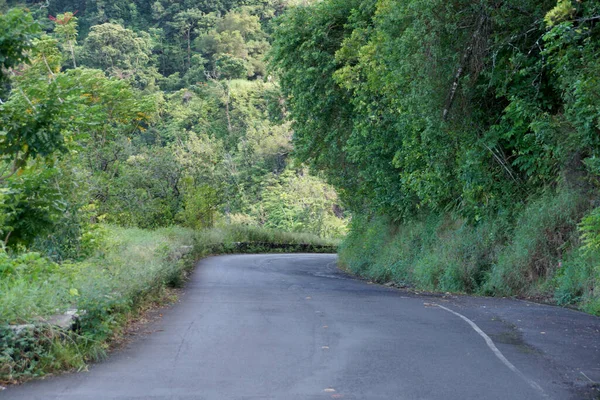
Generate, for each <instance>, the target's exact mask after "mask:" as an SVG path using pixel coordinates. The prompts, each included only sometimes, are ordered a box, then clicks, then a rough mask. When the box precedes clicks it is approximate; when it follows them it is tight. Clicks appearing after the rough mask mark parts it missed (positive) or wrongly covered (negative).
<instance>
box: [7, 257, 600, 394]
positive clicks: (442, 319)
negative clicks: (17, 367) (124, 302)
mask: <svg viewBox="0 0 600 400" xmlns="http://www.w3.org/2000/svg"><path fill="white" fill-rule="evenodd" d="M164 313H165V316H164V317H163V318H162V319H161V320H159V321H157V322H154V323H153V324H152V326H151V328H152V331H153V333H152V334H149V335H145V336H143V337H141V338H138V339H136V340H135V341H134V342H133V343H131V344H130V345H129V347H128V348H127V349H125V350H123V351H120V352H118V353H116V354H113V355H112V356H111V357H110V358H109V360H107V361H106V362H103V363H100V364H96V365H94V366H92V367H91V368H90V371H89V372H86V373H79V374H71V375H64V376H60V377H55V378H49V379H46V380H43V381H36V382H30V383H28V384H25V385H23V386H20V387H11V388H8V389H7V390H5V391H3V392H0V399H27V400H34V399H44V400H46V399H65V400H70V399H73V400H87V399H173V400H175V399H197V400H202V399H210V400H213V399H215V400H220V399H240V400H241V399H244V400H250V399H252V400H254V399H282V400H283V399H303V400H304V399H319V400H320V399H332V398H333V399H348V400H350V399H365V400H378V399H382V400H383V399H385V400H391V399H393V400H401V399H444V400H451V399H457V400H466V399H477V400H479V399H501V400H505V399H512V400H519V399H523V400H525V399H527V400H532V399H586V398H588V399H595V398H598V396H599V395H600V394H599V393H600V392H598V391H597V390H596V389H595V386H594V383H593V382H600V349H599V346H600V319H598V318H595V317H591V316H588V315H585V314H582V313H578V312H573V311H569V310H565V309H560V308H556V307H548V306H542V305H538V304H533V303H528V302H522V301H515V300H507V299H485V298H471V297H466V296H459V297H457V296H433V295H425V294H415V293H413V292H410V291H405V290H397V289H393V288H388V287H385V286H379V285H373V284H369V283H368V282H365V281H360V280H356V279H353V278H351V277H349V276H347V275H346V274H344V273H343V272H340V271H339V270H338V269H337V268H336V257H335V256H333V255H251V256H248V255H244V256H222V257H212V258H208V259H205V260H204V261H202V262H200V264H199V266H198V268H197V270H196V271H195V273H194V275H193V277H192V280H191V282H190V283H189V284H188V285H187V287H186V290H185V294H184V295H183V296H182V298H181V301H180V302H179V303H178V304H176V305H174V306H173V307H171V308H170V309H168V310H165V311H164Z"/></svg>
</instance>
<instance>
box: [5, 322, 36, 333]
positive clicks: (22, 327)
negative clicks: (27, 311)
mask: <svg viewBox="0 0 600 400" xmlns="http://www.w3.org/2000/svg"><path fill="white" fill-rule="evenodd" d="M33 328H35V325H32V324H24V325H8V329H10V330H11V331H13V332H14V333H15V335H20V334H21V332H23V331H26V330H29V329H33Z"/></svg>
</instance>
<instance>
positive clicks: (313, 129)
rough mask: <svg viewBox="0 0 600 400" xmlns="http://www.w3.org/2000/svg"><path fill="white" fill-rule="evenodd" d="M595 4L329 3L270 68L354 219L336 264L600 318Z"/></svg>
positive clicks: (309, 155) (288, 26)
mask: <svg viewBox="0 0 600 400" xmlns="http://www.w3.org/2000/svg"><path fill="white" fill-rule="evenodd" d="M599 60H600V5H599V3H598V2H593V1H592V2H589V1H588V2H579V1H571V0H558V1H556V0H545V1H537V0H536V1H529V0H527V1H521V0H519V1H502V2H497V1H487V0H484V1H478V2H472V1H454V2H446V1H441V0H440V1H422V0H406V1H396V2H394V1H389V0H368V1H362V0H361V1H358V0H357V1H343V2H340V1H335V0H324V1H319V2H314V3H312V4H311V5H306V6H303V7H297V8H294V9H291V10H289V11H288V12H287V13H285V14H284V15H283V16H282V17H281V18H280V19H279V20H278V25H277V28H276V29H275V34H274V42H273V47H272V51H271V61H272V66H273V68H274V69H275V71H276V72H277V74H278V78H279V81H280V83H281V87H282V90H283V92H284V94H285V95H286V96H287V99H288V106H289V110H290V116H291V119H292V120H293V121H294V124H293V125H292V126H293V128H294V132H295V137H294V145H295V154H296V156H297V158H298V160H300V161H302V162H304V163H306V164H308V165H310V166H311V167H312V169H313V170H315V171H320V173H322V174H324V176H326V178H327V180H328V182H329V183H331V184H333V185H334V186H335V187H336V189H337V190H338V192H339V193H340V194H341V196H342V200H343V202H344V204H345V205H346V207H347V208H348V210H350V211H351V212H352V215H353V219H352V223H351V226H350V233H349V235H348V237H347V239H346V240H345V241H344V243H343V244H342V246H341V249H340V258H341V262H342V264H343V265H344V267H345V268H347V269H348V270H350V271H352V272H355V273H358V274H360V275H363V276H366V277H369V278H371V279H374V280H377V281H380V282H387V281H394V282H396V283H397V284H399V285H406V286H410V287H415V288H419V289H427V290H440V291H452V292H464V293H477V294H485V295H495V296H515V295H516V296H527V297H534V298H537V299H540V300H547V301H553V302H556V303H558V304H560V305H572V306H576V307H581V308H582V309H584V310H586V311H589V312H592V313H596V314H600V267H599V265H600V264H599V263H598V260H599V258H600V236H599V232H600V230H599V229H600V211H599V210H600V209H599V208H598V206H599V204H600V203H599V201H600V196H599V194H598V193H599V192H598V188H599V186H600V168H599V166H600V164H599V163H598V159H599V157H600V135H599V134H600V97H598V93H599V92H600V80H599V79H598V76H600V75H599V72H600V62H599Z"/></svg>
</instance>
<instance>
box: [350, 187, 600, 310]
mask: <svg viewBox="0 0 600 400" xmlns="http://www.w3.org/2000/svg"><path fill="white" fill-rule="evenodd" d="M589 204H590V202H589V200H588V199H587V198H586V197H584V196H582V195H580V194H579V193H577V192H574V191H563V192H560V193H557V194H547V195H545V196H542V197H539V198H537V199H534V200H532V201H531V202H529V203H528V204H526V205H524V206H523V207H522V208H521V209H520V210H519V211H518V212H517V213H515V214H513V215H498V216H496V217H493V218H492V217H490V218H488V219H487V220H483V221H481V222H479V223H477V224H469V223H466V222H465V221H464V220H461V219H457V218H455V217H453V216H452V215H449V214H442V215H435V214H430V215H425V216H423V218H421V219H419V220H413V221H409V222H405V223H401V224H398V223H393V222H391V221H389V220H387V219H386V218H384V217H373V218H367V217H360V216H359V217H355V218H354V219H353V221H352V226H351V229H350V233H349V235H348V236H347V237H346V239H345V240H344V242H343V243H342V244H341V245H340V264H341V265H342V267H343V268H345V269H347V270H348V271H349V272H351V273H354V274H357V275H360V276H362V277H365V278H367V279H371V280H373V281H376V282H380V283H385V282H394V283H396V284H397V285H398V286H406V287H412V288H415V289H418V290H425V291H438V292H453V293H467V294H474V295H484V296H517V297H523V298H530V299H533V300H536V301H542V302H545V303H551V304H557V305H560V306H569V307H576V308H578V309H580V310H582V311H586V312H588V313H590V314H595V315H600V268H599V267H598V265H600V263H599V260H600V247H589V246H588V247H586V246H585V241H583V240H582V236H581V226H582V225H581V224H582V222H581V221H582V218H585V216H586V215H589V214H587V213H588V212H589V207H590V206H589ZM596 231H597V228H596V225H594V232H596Z"/></svg>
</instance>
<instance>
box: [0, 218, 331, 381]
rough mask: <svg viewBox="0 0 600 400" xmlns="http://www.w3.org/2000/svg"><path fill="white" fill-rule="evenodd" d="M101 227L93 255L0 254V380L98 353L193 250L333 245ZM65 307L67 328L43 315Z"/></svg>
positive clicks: (172, 278)
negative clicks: (69, 315) (73, 318)
mask: <svg viewBox="0 0 600 400" xmlns="http://www.w3.org/2000/svg"><path fill="white" fill-rule="evenodd" d="M103 230H104V234H103V235H102V236H103V238H104V239H103V240H102V243H99V244H98V247H97V249H96V252H95V254H94V255H93V256H89V257H87V258H84V259H83V260H80V261H76V262H73V261H63V262H60V263H58V262H54V261H51V260H50V259H48V258H46V257H44V256H43V255H42V254H41V253H31V252H29V253H22V254H12V255H9V254H7V253H6V252H2V253H0V293H2V297H1V298H0V383H14V382H19V381H23V380H27V379H30V378H33V377H38V376H42V375H45V374H48V373H52V372H56V371H62V370H69V369H83V368H85V366H86V364H87V363H88V362H90V361H94V360H98V359H101V358H102V357H104V356H105V354H106V351H107V349H108V347H109V344H110V342H111V341H112V340H113V339H115V338H116V337H118V336H119V335H120V334H121V333H122V331H123V328H124V327H125V325H126V324H127V322H128V321H129V320H130V319H131V318H132V317H134V316H135V315H136V313H139V311H140V310H141V309H143V308H144V307H145V306H147V305H148V304H150V303H153V302H161V301H164V299H165V297H166V295H167V294H168V291H167V288H169V287H180V286H181V285H183V283H184V282H185V280H186V278H187V275H188V274H189V272H190V271H191V269H192V268H193V266H194V262H195V261H196V260H197V259H198V258H200V257H204V256H207V255H210V254H222V253H234V252H257V251H260V252H282V251H286V252H288V251H294V250H295V249H297V250H302V251H307V250H308V251H320V250H321V251H323V250H327V249H333V248H335V246H336V245H337V243H336V242H335V241H333V240H325V239H320V238H319V237H317V236H314V235H308V234H289V233H284V232H278V231H275V230H268V229H263V228H256V227H244V226H233V225H231V226H224V227H220V228H213V229H207V230H203V231H199V232H196V231H193V230H191V229H187V228H181V227H171V228H161V229H157V230H154V231H149V230H143V229H137V228H120V227H115V226H104V227H103ZM239 243H244V244H246V246H244V247H240V246H239ZM284 245H285V246H284ZM295 246H300V247H295ZM68 309H77V310H78V314H79V319H78V321H77V325H76V327H75V329H74V330H72V331H71V330H64V329H59V328H57V327H55V326H53V325H52V324H49V323H46V322H45V321H46V320H47V319H48V318H49V317H50V316H52V315H57V314H62V313H64V312H65V311H67V310H68Z"/></svg>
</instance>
